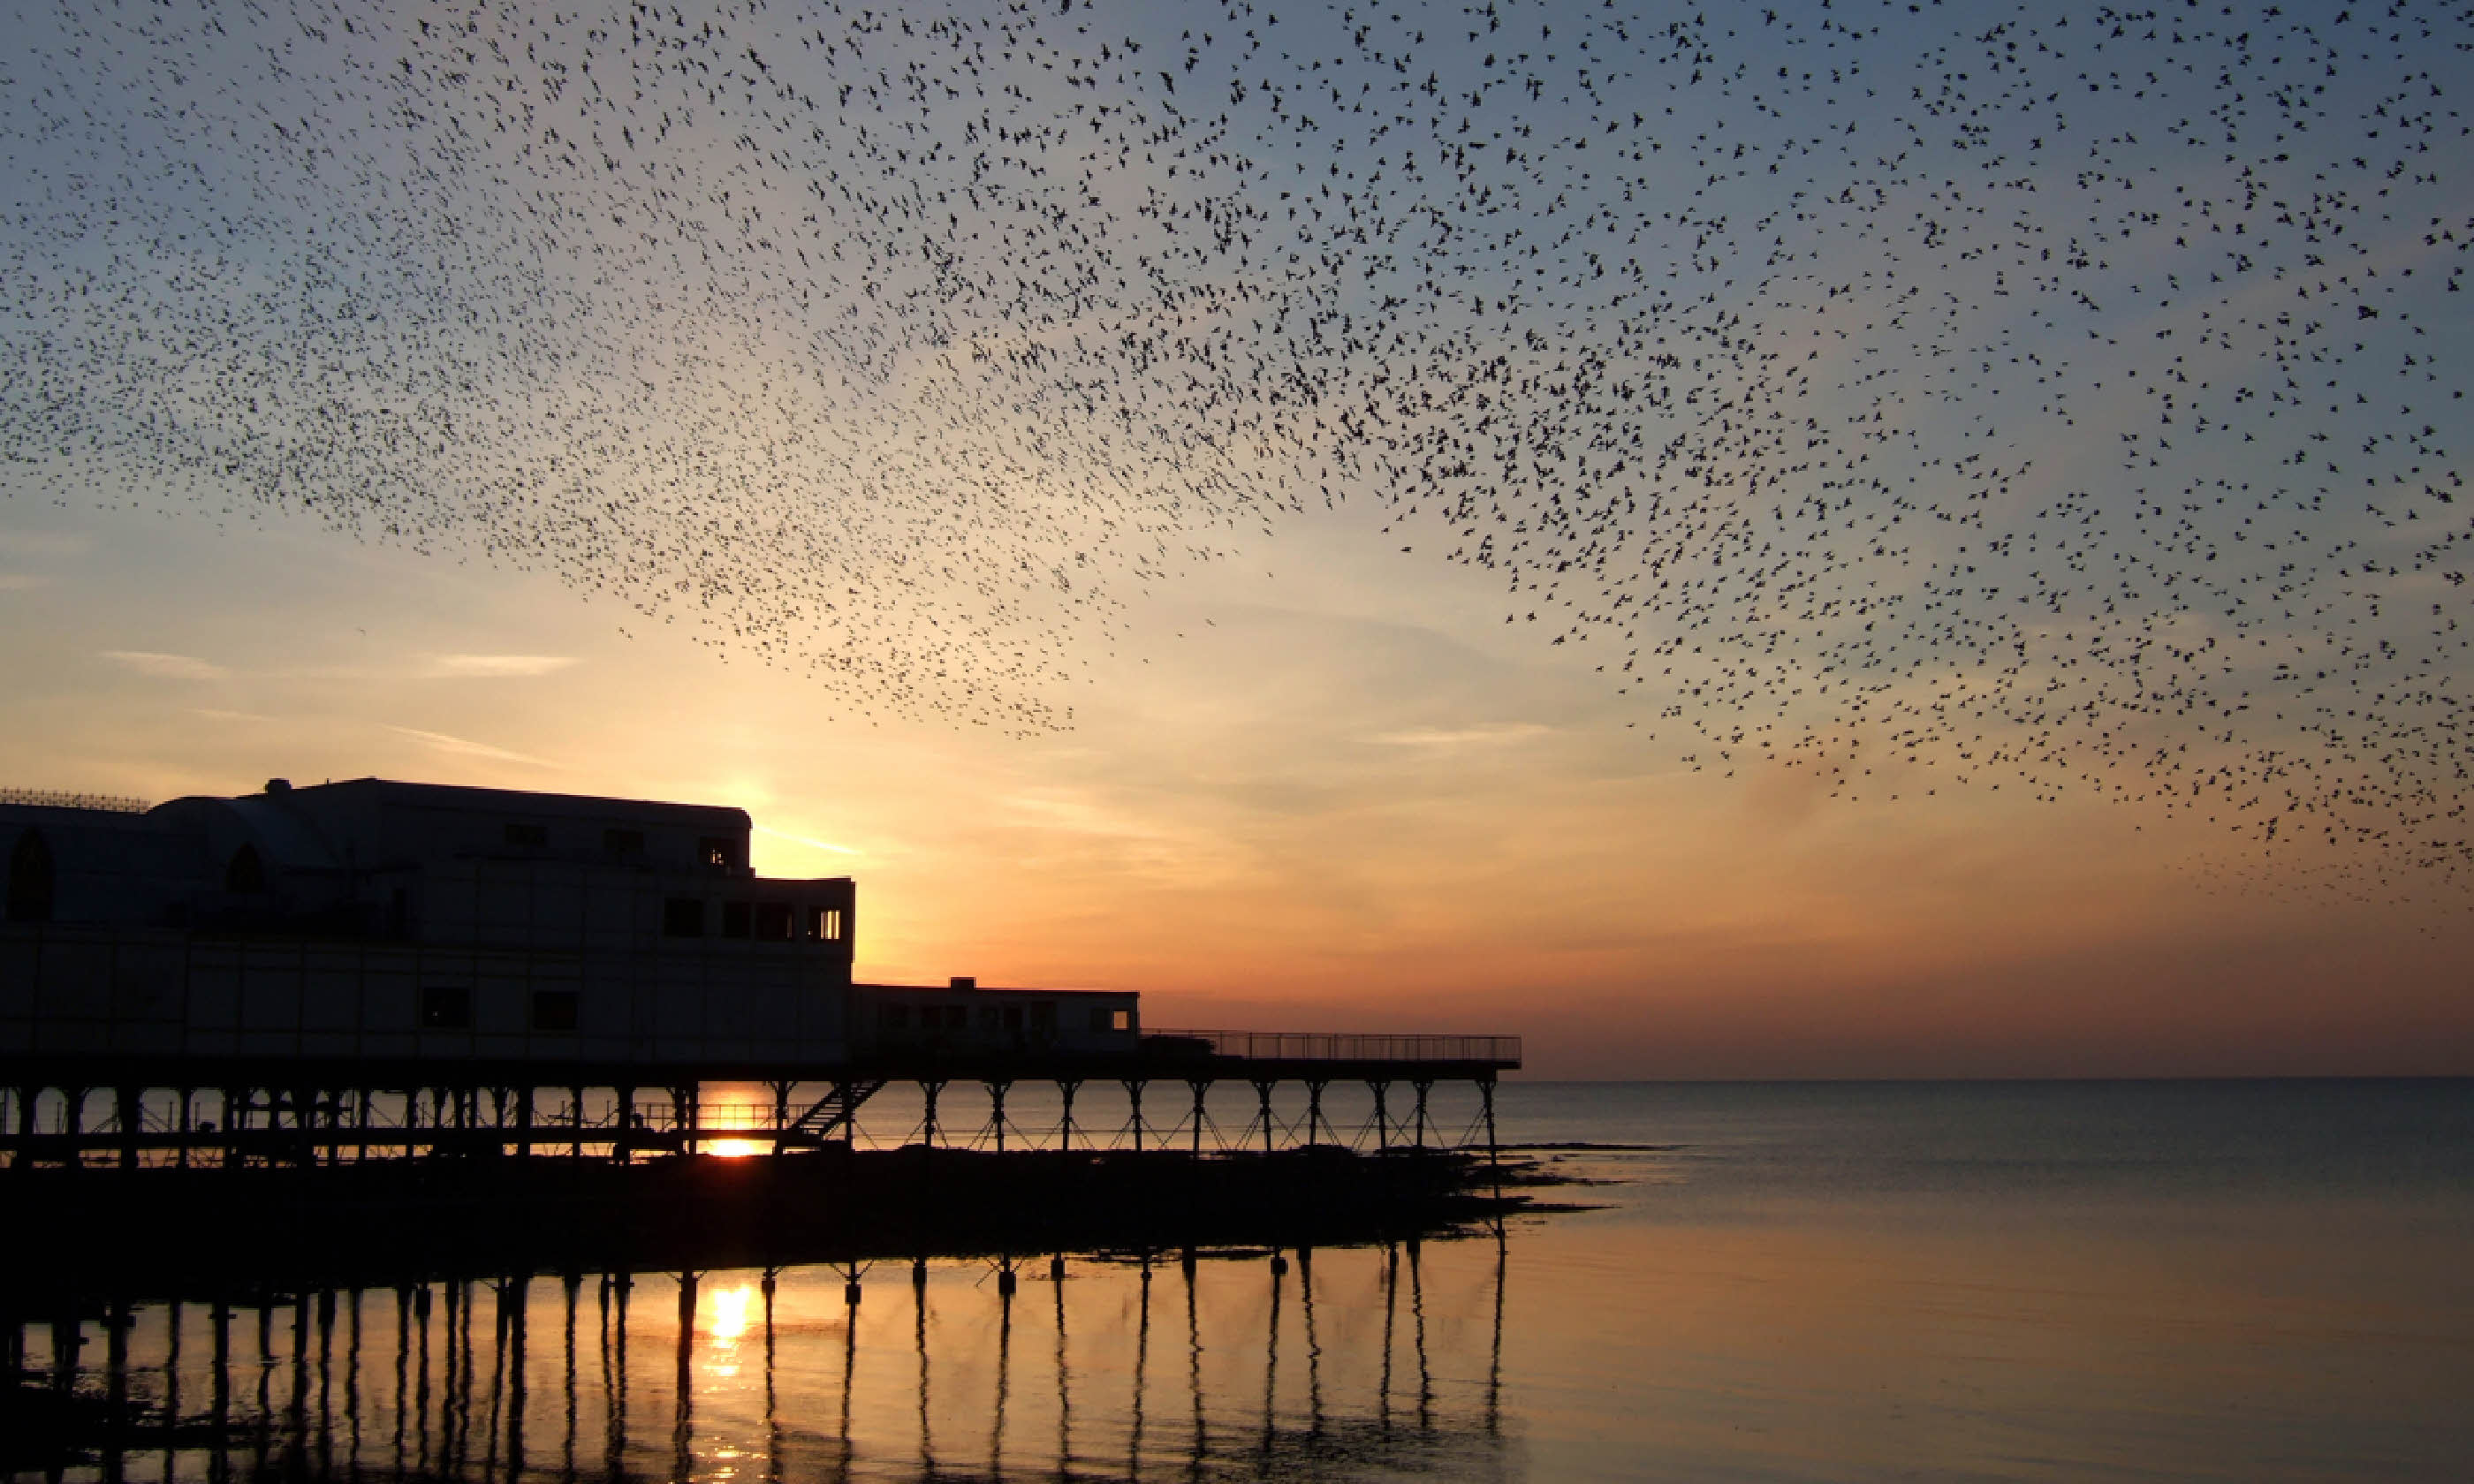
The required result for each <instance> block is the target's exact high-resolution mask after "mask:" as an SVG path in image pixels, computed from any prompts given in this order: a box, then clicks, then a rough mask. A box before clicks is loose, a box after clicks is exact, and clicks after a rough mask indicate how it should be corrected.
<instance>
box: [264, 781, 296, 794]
mask: <svg viewBox="0 0 2474 1484" xmlns="http://www.w3.org/2000/svg"><path fill="white" fill-rule="evenodd" d="M266 791H267V792H268V793H270V794H288V793H290V792H292V780H291V779H290V778H268V779H267V780H266Z"/></svg>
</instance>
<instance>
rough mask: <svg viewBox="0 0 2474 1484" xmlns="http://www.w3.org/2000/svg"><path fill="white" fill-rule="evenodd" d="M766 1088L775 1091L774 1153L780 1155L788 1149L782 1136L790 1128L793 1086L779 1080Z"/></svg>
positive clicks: (767, 1084)
mask: <svg viewBox="0 0 2474 1484" xmlns="http://www.w3.org/2000/svg"><path fill="white" fill-rule="evenodd" d="M765 1086H766V1087H769V1088H771V1089H773V1152H774V1153H775V1154H780V1153H782V1151H783V1150H784V1149H785V1148H786V1147H788V1146H786V1145H785V1144H784V1143H783V1142H782V1136H783V1135H784V1134H786V1133H788V1132H789V1128H790V1086H791V1085H790V1084H789V1083H788V1082H786V1081H782V1080H780V1079H778V1078H777V1079H776V1080H774V1081H772V1082H769V1083H766V1084H765Z"/></svg>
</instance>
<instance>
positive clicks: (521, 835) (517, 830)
mask: <svg viewBox="0 0 2474 1484" xmlns="http://www.w3.org/2000/svg"><path fill="white" fill-rule="evenodd" d="M503 834H504V836H505V839H506V842H507V844H509V845H511V846H514V847H515V848H516V849H517V850H546V849H548V847H549V826H546V825H509V826H507V827H506V828H505V830H504V831H503Z"/></svg>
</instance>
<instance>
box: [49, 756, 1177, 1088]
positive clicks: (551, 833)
mask: <svg viewBox="0 0 2474 1484" xmlns="http://www.w3.org/2000/svg"><path fill="white" fill-rule="evenodd" d="M15 797H16V799H17V800H18V802H0V862H5V863H6V866H7V870H8V880H7V889H6V901H7V911H6V922H5V924H0V1062H9V1063H15V1064H19V1065H21V1066H22V1065H29V1064H35V1063H39V1064H42V1065H45V1066H46V1067H59V1066H63V1065H87V1066H89V1067H90V1068H91V1070H92V1071H93V1073H94V1074H95V1075H96V1076H97V1077H98V1078H108V1075H110V1074H115V1073H114V1068H115V1067H116V1066H124V1065H137V1064H143V1065H144V1066H145V1068H146V1073H147V1075H148V1076H149V1078H150V1080H153V1079H155V1078H157V1077H160V1076H168V1075H174V1074H177V1075H179V1076H180V1077H182V1078H183V1079H184V1080H189V1081H193V1082H194V1083H196V1084H197V1085H208V1084H209V1083H211V1081H212V1078H213V1075H214V1068H215V1067H217V1066H218V1065H231V1066H246V1067H249V1068H253V1069H255V1071H254V1074H256V1075H267V1074H268V1071H267V1069H268V1068H271V1067H275V1066H279V1065H284V1064H287V1063H301V1062H314V1063H318V1064H322V1065H360V1066H364V1067H366V1068H367V1069H368V1074H369V1075H370V1076H371V1077H373V1078H376V1079H379V1084H378V1085H381V1086H385V1085H409V1084H410V1083H412V1082H415V1081H417V1080H418V1077H419V1075H420V1073H421V1070H422V1068H424V1067H425V1066H438V1067H445V1066H450V1065H451V1066H455V1067H458V1068H461V1069H462V1070H463V1071H464V1072H466V1073H470V1072H471V1071H473V1069H475V1068H482V1067H503V1068H506V1069H508V1075H509V1077H510V1080H511V1081H518V1082H539V1083H542V1084H555V1083H557V1082H558V1081H560V1080H561V1078H562V1077H563V1076H574V1077H579V1078H580V1077H583V1076H586V1075H588V1074H589V1075H591V1076H592V1077H593V1078H594V1079H595V1080H601V1079H607V1078H612V1077H620V1076H626V1075H630V1074H634V1073H641V1074H642V1075H643V1080H644V1081H645V1082H646V1083H647V1084H648V1085H649V1084H653V1083H655V1082H657V1081H658V1079H659V1078H660V1077H661V1076H662V1075H664V1074H665V1073H666V1072H667V1073H670V1074H677V1073H681V1072H686V1071H690V1070H691V1071H692V1072H693V1074H694V1076H695V1077H697V1078H698V1079H718V1078H727V1077H734V1076H746V1077H757V1078H782V1077H792V1076H828V1075H834V1074H837V1072H838V1071H839V1070H840V1069H841V1068H844V1067H846V1066H848V1065H850V1064H851V1063H852V1062H853V1060H854V1059H855V1058H861V1059H864V1058H870V1057H883V1056H893V1057H896V1058H898V1059H901V1060H903V1061H905V1062H915V1061H918V1060H920V1059H922V1058H935V1057H939V1056H951V1057H960V1058H982V1057H987V1056H995V1055H1003V1054H1005V1053H1007V1052H1039V1053H1048V1054H1059V1053H1061V1054H1065V1055H1077V1054H1084V1053H1089V1054H1104V1053H1109V1052H1115V1051H1131V1050H1133V1049H1134V1048H1135V1046H1136V1043H1137V1039H1138V1036H1139V1022H1138V1018H1137V1013H1136V1009H1135V1003H1136V1002H1135V996H1133V995H1131V994H1099V993H1072V992H1058V991H1023V990H979V989H977V988H976V987H975V986H973V985H972V984H971V983H970V981H967V980H956V981H954V983H953V984H952V985H949V986H947V987H945V988H942V989H916V988H909V987H902V986H885V985H854V984H853V982H852V971H851V966H852V946H853V943H854V939H855V935H856V932H857V927H858V919H857V911H856V898H855V892H854V886H853V883H852V881H851V879H850V878H849V877H847V876H832V877H821V878H815V879H782V878H772V877H764V876H759V875H757V874H755V872H754V871H753V870H752V869H751V867H750V866H749V864H748V837H749V833H750V827H751V826H750V821H749V819H748V816H747V815H746V813H745V812H744V811H742V810H740V809H736V808H727V807H715V806H707V805H695V804H678V803H661V802H644V801H635V800H618V799H596V798H587V797H579V796H571V795H554V794H533V793H521V792H514V791H507V790H497V789H480V788H460V787H450V786H445V785H439V784H426V783H401V782H392V781H387V780H383V779H376V778H364V779H357V780H352V781H348V782H341V783H326V784H319V785H315V786H304V787H300V788H294V787H291V786H290V785H288V784H287V783H285V782H284V781H283V780H281V779H276V780H273V781H271V782H269V783H268V785H267V786H266V788H265V789H264V790H263V791H261V792H259V793H257V794H254V795H249V796H245V797H239V798H229V799H226V798H189V799H179V800H174V801H172V802H168V803H163V804H158V805H157V806H155V807H153V808H147V809H143V810H142V812H140V811H138V810H136V809H134V808H130V807H113V806H109V805H107V806H96V804H95V803H94V802H91V801H75V802H72V801H53V800H46V799H42V798H39V797H34V796H24V795H20V796H15Z"/></svg>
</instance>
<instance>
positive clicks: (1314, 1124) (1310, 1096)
mask: <svg viewBox="0 0 2474 1484" xmlns="http://www.w3.org/2000/svg"><path fill="white" fill-rule="evenodd" d="M1326 1086H1328V1084H1326V1083H1322V1082H1309V1083H1307V1084H1306V1147H1307V1148H1309V1149H1312V1148H1313V1147H1314V1146H1315V1143H1316V1141H1317V1139H1318V1138H1319V1137H1320V1136H1319V1135H1318V1134H1317V1133H1316V1130H1318V1129H1320V1128H1322V1126H1323V1123H1322V1089H1324V1088H1325V1087H1326Z"/></svg>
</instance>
